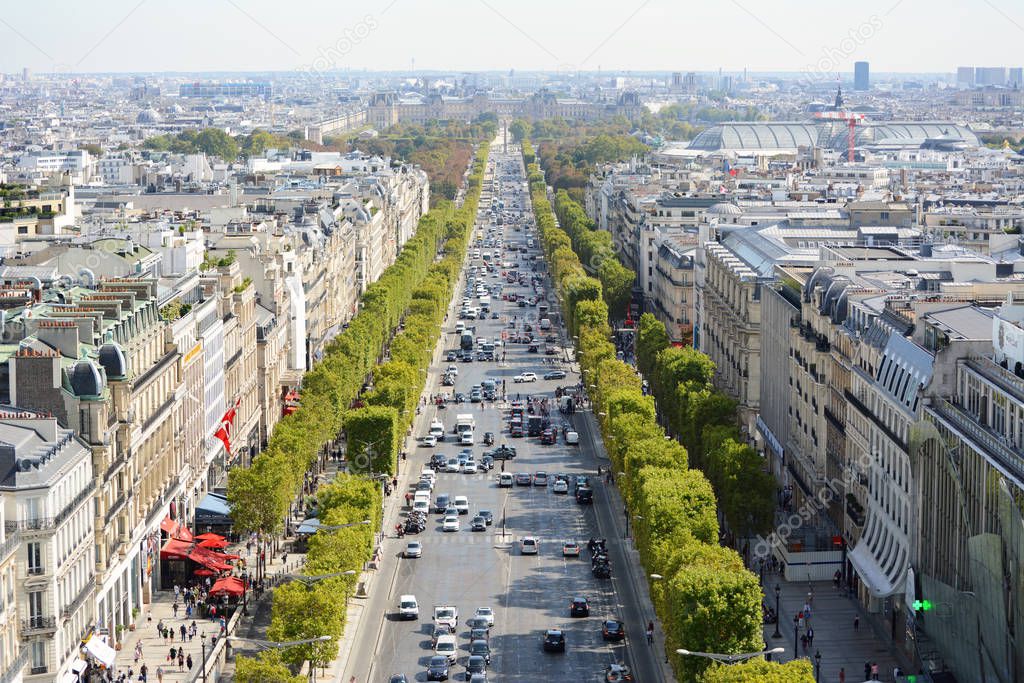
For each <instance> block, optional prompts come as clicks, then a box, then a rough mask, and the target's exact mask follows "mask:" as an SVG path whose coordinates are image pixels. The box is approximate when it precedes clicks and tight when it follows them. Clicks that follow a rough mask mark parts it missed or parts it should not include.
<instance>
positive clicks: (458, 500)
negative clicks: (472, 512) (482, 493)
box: [453, 496, 469, 515]
mask: <svg viewBox="0 0 1024 683" xmlns="http://www.w3.org/2000/svg"><path fill="white" fill-rule="evenodd" d="M453 504H454V505H455V509H456V510H458V511H459V514H460V515H468V514H469V498H467V497H466V496H455V500H454V501H453Z"/></svg>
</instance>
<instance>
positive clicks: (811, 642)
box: [807, 628, 814, 647]
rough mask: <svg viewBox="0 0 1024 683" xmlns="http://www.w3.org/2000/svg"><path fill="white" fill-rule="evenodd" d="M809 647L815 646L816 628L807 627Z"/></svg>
mask: <svg viewBox="0 0 1024 683" xmlns="http://www.w3.org/2000/svg"><path fill="white" fill-rule="evenodd" d="M807 647H814V629H813V628H808V629H807Z"/></svg>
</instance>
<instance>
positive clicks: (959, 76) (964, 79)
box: [956, 66, 974, 88]
mask: <svg viewBox="0 0 1024 683" xmlns="http://www.w3.org/2000/svg"><path fill="white" fill-rule="evenodd" d="M956 85H957V87H958V88H973V87H974V67H973V66H958V67H957V69H956Z"/></svg>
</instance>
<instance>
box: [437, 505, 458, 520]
mask: <svg viewBox="0 0 1024 683" xmlns="http://www.w3.org/2000/svg"><path fill="white" fill-rule="evenodd" d="M452 515H455V516H456V517H458V516H459V511H458V509H457V508H456V507H455V504H454V503H448V507H446V508H445V509H444V513H443V514H442V515H441V516H442V517H451V516H452Z"/></svg>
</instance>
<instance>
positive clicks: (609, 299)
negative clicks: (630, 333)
mask: <svg viewBox="0 0 1024 683" xmlns="http://www.w3.org/2000/svg"><path fill="white" fill-rule="evenodd" d="M597 277H598V279H599V280H600V281H601V294H602V296H604V301H605V303H606V304H608V313H609V315H611V317H612V319H614V320H623V319H624V318H625V317H626V307H627V306H629V302H630V300H631V299H632V297H633V282H634V280H636V275H635V274H634V273H633V271H631V270H629V269H628V268H626V267H624V266H623V265H622V264H621V263H619V262H618V261H616V260H615V259H611V258H606V259H605V260H604V261H602V262H601V265H600V266H598V268H597Z"/></svg>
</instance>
